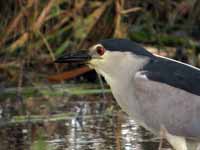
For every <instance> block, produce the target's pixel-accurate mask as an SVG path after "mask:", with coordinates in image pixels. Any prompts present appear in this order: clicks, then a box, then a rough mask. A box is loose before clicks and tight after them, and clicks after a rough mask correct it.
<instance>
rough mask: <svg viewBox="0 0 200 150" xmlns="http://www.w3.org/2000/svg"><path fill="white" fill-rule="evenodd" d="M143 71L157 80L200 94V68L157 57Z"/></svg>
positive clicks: (150, 77)
mask: <svg viewBox="0 0 200 150" xmlns="http://www.w3.org/2000/svg"><path fill="white" fill-rule="evenodd" d="M142 71H146V72H145V74H146V76H147V77H148V78H149V79H151V80H153V81H157V82H162V83H165V84H168V85H171V86H173V87H176V88H179V89H182V90H185V91H187V92H190V93H193V94H195V95H199V96H200V69H198V68H195V67H193V66H190V65H187V64H184V63H180V62H176V61H173V60H170V59H166V58H162V57H155V59H153V60H152V61H150V62H149V63H148V64H146V65H145V66H144V67H143V68H142Z"/></svg>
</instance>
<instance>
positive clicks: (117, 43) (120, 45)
mask: <svg viewBox="0 0 200 150" xmlns="http://www.w3.org/2000/svg"><path fill="white" fill-rule="evenodd" d="M100 44H102V45H103V46H104V47H105V48H106V49H107V50H109V51H123V52H125V51H127V52H132V53H133V54H135V55H140V56H148V57H152V56H153V55H152V54H151V53H150V52H148V51H147V50H145V49H144V48H143V47H141V46H140V45H139V44H137V43H135V42H133V41H130V40H128V39H106V40H102V41H100Z"/></svg>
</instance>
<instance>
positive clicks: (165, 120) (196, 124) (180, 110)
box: [134, 70, 200, 138]
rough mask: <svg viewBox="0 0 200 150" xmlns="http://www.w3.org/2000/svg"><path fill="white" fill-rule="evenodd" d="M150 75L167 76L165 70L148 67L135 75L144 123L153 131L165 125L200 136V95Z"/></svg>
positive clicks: (168, 128) (172, 132) (193, 135)
mask: <svg viewBox="0 0 200 150" xmlns="http://www.w3.org/2000/svg"><path fill="white" fill-rule="evenodd" d="M149 75H150V77H151V78H153V79H155V78H156V79H157V78H159V79H165V77H163V76H162V74H159V73H154V72H149V71H147V70H145V71H140V72H137V73H136V75H135V78H134V84H135V88H134V93H135V96H136V99H137V101H138V104H139V106H140V111H141V113H142V116H143V118H142V119H143V121H144V123H145V124H146V125H147V126H148V127H149V128H151V129H152V130H154V131H159V130H160V126H161V125H163V126H164V127H165V128H166V129H167V130H168V131H169V133H171V134H174V135H178V136H185V137H188V138H199V137H200V97H199V96H197V95H195V94H193V93H191V92H187V91H186V90H183V89H181V88H178V87H175V86H173V85H170V84H167V82H159V81H156V80H151V79H150V78H149ZM184 82H185V83H187V81H184Z"/></svg>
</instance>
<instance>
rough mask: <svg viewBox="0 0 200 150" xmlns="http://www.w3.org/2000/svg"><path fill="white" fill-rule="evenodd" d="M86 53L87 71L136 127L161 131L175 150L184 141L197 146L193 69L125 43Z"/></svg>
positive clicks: (199, 122) (198, 97)
mask: <svg viewBox="0 0 200 150" xmlns="http://www.w3.org/2000/svg"><path fill="white" fill-rule="evenodd" d="M99 47H100V48H105V50H106V51H105V53H103V54H102V53H99V52H98V49H99ZM96 50H97V53H99V55H100V54H101V56H98V55H97V54H96V53H95V52H96ZM89 52H90V53H89V54H90V55H92V57H93V58H94V59H91V60H90V61H89V63H88V64H89V66H90V67H91V68H94V69H95V70H96V71H97V72H98V73H100V74H101V75H102V76H104V78H105V80H106V81H107V83H108V84H109V85H110V87H111V90H112V93H113V95H114V97H115V99H116V100H117V102H118V104H119V105H120V106H121V108H122V109H123V110H124V111H125V112H127V113H128V114H129V116H130V117H132V118H133V119H134V120H136V121H137V122H138V123H139V124H140V125H141V126H143V127H145V128H146V129H148V130H150V131H151V132H153V133H155V134H159V132H160V130H161V128H163V127H164V129H165V130H166V132H167V133H166V135H165V137H166V138H167V140H168V141H169V142H170V144H172V146H173V147H174V148H175V149H176V150H186V149H187V146H186V142H185V139H190V140H196V141H199V140H200V86H199V83H200V70H199V69H198V68H196V67H193V66H190V65H187V64H184V63H181V62H177V61H174V60H171V59H168V58H164V57H160V56H156V55H153V54H151V53H150V52H148V51H146V50H145V49H144V48H142V47H140V46H139V45H138V44H136V43H134V42H131V41H129V40H124V39H110V40H104V41H101V42H100V43H99V44H97V45H95V46H93V47H91V48H90V50H89ZM100 52H101V51H100ZM65 59H66V57H65ZM177 143H178V144H177ZM180 143H181V144H180Z"/></svg>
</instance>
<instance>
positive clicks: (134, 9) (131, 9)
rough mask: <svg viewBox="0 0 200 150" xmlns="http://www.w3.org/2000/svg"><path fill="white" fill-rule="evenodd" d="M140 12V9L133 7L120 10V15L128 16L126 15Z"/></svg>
mask: <svg viewBox="0 0 200 150" xmlns="http://www.w3.org/2000/svg"><path fill="white" fill-rule="evenodd" d="M142 10H143V9H142V8H141V7H134V8H130V9H126V10H122V11H121V14H128V13H133V12H138V11H142Z"/></svg>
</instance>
